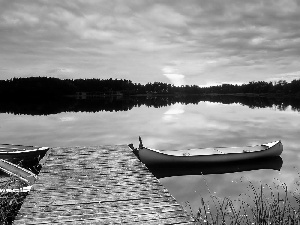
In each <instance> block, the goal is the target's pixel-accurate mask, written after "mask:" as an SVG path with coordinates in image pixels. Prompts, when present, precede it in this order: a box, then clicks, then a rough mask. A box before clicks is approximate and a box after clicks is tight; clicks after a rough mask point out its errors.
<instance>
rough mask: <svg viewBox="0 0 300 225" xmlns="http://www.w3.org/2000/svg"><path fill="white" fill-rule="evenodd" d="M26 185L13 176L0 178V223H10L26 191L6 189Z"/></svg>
mask: <svg viewBox="0 0 300 225" xmlns="http://www.w3.org/2000/svg"><path fill="white" fill-rule="evenodd" d="M24 186H26V185H25V184H24V183H23V181H21V180H19V179H18V178H15V177H5V178H1V180H0V224H4V225H6V224H12V222H13V220H14V218H15V217H16V215H17V214H18V211H19V209H20V207H21V206H22V204H23V202H24V200H25V198H26V196H27V194H28V193H26V192H9V191H7V190H8V189H19V188H22V187H24Z"/></svg>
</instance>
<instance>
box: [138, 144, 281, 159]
mask: <svg viewBox="0 0 300 225" xmlns="http://www.w3.org/2000/svg"><path fill="white" fill-rule="evenodd" d="M271 143H272V144H273V145H272V146H268V144H271ZM279 143H281V140H279V141H273V142H269V143H266V144H261V145H252V146H241V147H213V148H212V149H214V148H247V147H256V146H267V148H266V149H262V150H257V151H249V152H248V151H245V152H231V153H230V152H229V153H222V154H218V153H216V154H209V155H170V154H167V153H164V152H162V151H160V150H157V149H152V148H148V147H143V148H140V149H138V150H139V151H140V150H142V149H146V150H150V151H152V152H155V153H158V154H162V155H166V156H171V157H199V156H220V155H235V154H245V153H246V154H247V153H249V154H250V153H258V152H265V151H267V150H270V149H271V148H273V147H274V146H276V145H278V144H279ZM197 149H210V148H197ZM187 150H189V149H187ZM187 150H173V151H174V152H175V151H187ZM190 150H191V149H190Z"/></svg>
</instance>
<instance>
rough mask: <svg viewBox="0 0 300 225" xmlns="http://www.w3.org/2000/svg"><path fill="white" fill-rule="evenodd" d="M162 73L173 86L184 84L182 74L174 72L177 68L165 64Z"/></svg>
mask: <svg viewBox="0 0 300 225" xmlns="http://www.w3.org/2000/svg"><path fill="white" fill-rule="evenodd" d="M162 71H163V75H164V76H166V77H167V78H168V79H169V80H170V81H171V82H172V83H173V84H174V85H175V86H181V85H184V83H185V82H184V75H182V74H178V73H174V72H176V71H177V69H175V68H172V67H170V66H165V67H164V68H163V69H162Z"/></svg>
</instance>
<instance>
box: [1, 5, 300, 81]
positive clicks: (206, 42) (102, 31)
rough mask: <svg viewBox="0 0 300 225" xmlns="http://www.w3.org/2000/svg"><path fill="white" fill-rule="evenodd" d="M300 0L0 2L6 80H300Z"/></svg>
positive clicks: (2, 77) (2, 75) (2, 50)
mask: <svg viewBox="0 0 300 225" xmlns="http://www.w3.org/2000/svg"><path fill="white" fill-rule="evenodd" d="M299 21H300V0H251V1H247V0H70V1H63V0H35V1H33V0H0V79H8V78H11V77H27V76H50V77H59V78H103V79H106V78H110V77H112V78H118V79H121V78H124V79H130V80H132V81H133V82H135V83H138V82H140V83H143V84H144V83H147V82H154V81H161V82H168V83H170V82H172V83H174V84H176V85H181V84H197V85H210V84H220V83H244V82H249V81H253V80H267V81H269V80H273V79H286V80H291V79H295V78H300V63H299V59H300V22H299Z"/></svg>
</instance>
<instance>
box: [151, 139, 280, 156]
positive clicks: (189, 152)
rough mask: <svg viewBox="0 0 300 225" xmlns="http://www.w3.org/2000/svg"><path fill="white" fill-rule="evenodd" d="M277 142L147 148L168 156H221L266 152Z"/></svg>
mask: <svg viewBox="0 0 300 225" xmlns="http://www.w3.org/2000/svg"><path fill="white" fill-rule="evenodd" d="M276 143H278V142H273V143H272V144H270V145H256V146H246V147H214V148H197V149H186V150H156V149H151V148H147V149H149V150H152V151H155V152H158V153H162V154H165V155H170V156H199V155H202V156H204V155H223V154H231V153H246V152H259V151H263V150H267V149H269V148H270V147H272V146H273V145H275V144H276Z"/></svg>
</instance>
